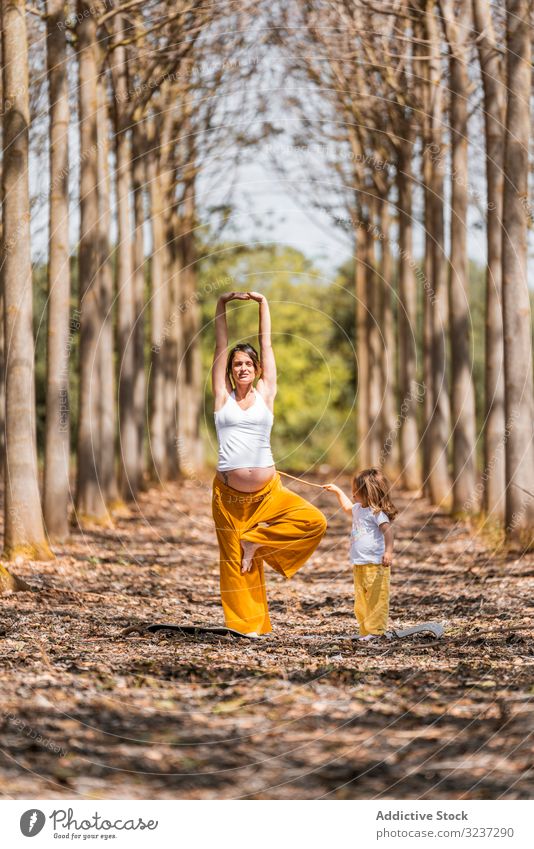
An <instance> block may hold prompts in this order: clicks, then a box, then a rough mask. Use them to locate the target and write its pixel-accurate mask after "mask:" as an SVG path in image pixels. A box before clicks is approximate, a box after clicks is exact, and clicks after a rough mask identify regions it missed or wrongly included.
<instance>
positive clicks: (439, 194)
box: [424, 0, 451, 507]
mask: <svg viewBox="0 0 534 849" xmlns="http://www.w3.org/2000/svg"><path fill="white" fill-rule="evenodd" d="M424 24H425V33H426V38H427V41H428V51H429V52H430V53H431V54H432V56H433V58H432V59H431V60H430V63H429V64H430V67H429V82H430V91H431V98H430V104H429V123H430V128H429V137H430V146H429V151H428V153H429V155H430V159H431V161H432V168H431V169H430V185H429V193H428V197H429V198H430V199H431V203H430V208H429V210H428V213H429V220H428V221H426V222H425V228H426V232H427V233H428V237H429V239H430V243H431V250H432V277H431V281H430V284H429V286H427V288H426V297H429V298H430V303H431V306H432V398H433V406H432V416H431V419H430V426H429V466H430V468H429V473H428V483H429V491H430V498H431V500H432V502H433V503H434V504H443V505H444V506H446V507H449V506H450V495H451V485H450V478H449V467H448V457H447V447H448V442H449V435H450V404H449V392H448V380H447V357H446V351H447V346H446V333H447V327H448V304H447V275H446V265H445V263H446V256H445V232H444V226H445V225H444V199H443V188H444V172H445V167H444V161H445V152H444V148H443V141H442V130H441V126H442V121H443V89H442V85H441V79H440V77H441V72H440V66H439V59H438V58H437V57H439V38H438V32H437V25H436V19H435V12H434V9H433V7H432V5H431V4H430V3H429V2H428V0H427V2H426V4H425V15H424Z"/></svg>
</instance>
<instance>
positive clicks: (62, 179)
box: [43, 0, 70, 539]
mask: <svg viewBox="0 0 534 849" xmlns="http://www.w3.org/2000/svg"><path fill="white" fill-rule="evenodd" d="M65 12H66V9H65V2H64V0H47V4H46V30H47V39H46V43H47V68H48V102H49V110H50V119H49V120H50V124H49V127H50V129H49V135H50V153H49V157H50V201H49V216H50V217H49V249H48V333H47V361H46V382H47V383H46V425H45V427H46V432H45V463H44V496H43V501H44V518H45V525H46V529H47V532H48V536H49V537H51V538H53V539H64V538H65V537H66V536H67V534H68V516H67V511H68V503H69V493H70V484H69V455H70V426H69V417H70V416H69V414H70V404H69V330H70V320H69V319H70V314H69V312H70V267H69V258H70V251H69V154H68V135H69V100H68V81H67V43H66V39H65V30H64V28H61V27H60V26H58V24H59V23H60V21H62V20H63V18H64V17H65Z"/></svg>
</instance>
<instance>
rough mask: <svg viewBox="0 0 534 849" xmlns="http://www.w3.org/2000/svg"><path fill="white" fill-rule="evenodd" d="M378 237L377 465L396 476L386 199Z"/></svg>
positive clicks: (391, 281) (391, 280)
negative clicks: (379, 395)
mask: <svg viewBox="0 0 534 849" xmlns="http://www.w3.org/2000/svg"><path fill="white" fill-rule="evenodd" d="M380 231H381V233H382V234H383V238H382V240H381V262H380V271H381V275H382V287H381V301H380V326H381V328H382V333H383V350H382V358H381V367H382V386H383V401H382V456H381V465H382V467H383V469H384V472H385V473H386V475H387V476H388V477H389V478H391V479H396V477H397V475H398V473H399V440H398V433H397V427H396V413H395V409H396V396H397V356H396V350H397V346H396V334H395V324H394V320H393V307H392V293H393V287H394V277H393V261H392V256H391V248H390V245H391V222H390V215H389V203H388V201H387V200H385V201H384V202H383V203H382V204H381V207H380Z"/></svg>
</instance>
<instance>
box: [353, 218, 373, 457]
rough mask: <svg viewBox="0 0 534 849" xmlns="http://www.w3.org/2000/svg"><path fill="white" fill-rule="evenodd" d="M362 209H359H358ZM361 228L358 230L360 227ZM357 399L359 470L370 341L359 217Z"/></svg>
mask: <svg viewBox="0 0 534 849" xmlns="http://www.w3.org/2000/svg"><path fill="white" fill-rule="evenodd" d="M357 208H358V209H359V205H358V207H357ZM358 225H359V226H358ZM355 236H356V256H355V263H356V267H355V284H356V375H357V378H356V398H357V429H356V446H357V447H356V454H357V461H356V462H357V465H358V468H360V469H364V468H367V467H368V466H369V462H370V457H369V438H368V434H369V340H368V338H367V291H366V280H367V276H368V273H369V268H368V259H367V234H366V232H365V222H364V220H363V216H362V215H361V214H360V216H359V220H358V222H357V224H356V233H355Z"/></svg>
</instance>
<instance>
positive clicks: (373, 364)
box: [365, 197, 382, 467]
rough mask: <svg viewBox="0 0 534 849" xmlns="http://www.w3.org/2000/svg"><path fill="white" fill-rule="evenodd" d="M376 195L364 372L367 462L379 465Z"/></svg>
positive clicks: (379, 283)
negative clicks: (366, 369)
mask: <svg viewBox="0 0 534 849" xmlns="http://www.w3.org/2000/svg"><path fill="white" fill-rule="evenodd" d="M377 208H378V198H376V197H373V198H370V199H369V218H368V221H367V226H366V231H365V235H366V240H367V250H366V255H367V262H368V267H367V274H366V278H367V280H366V306H367V340H368V345H369V348H368V372H367V375H366V379H367V384H368V390H367V393H368V399H369V409H368V419H369V431H368V434H367V442H368V451H369V463H370V465H371V466H375V467H377V466H379V465H380V463H381V457H382V441H381V436H382V432H381V431H382V427H381V425H382V417H381V402H382V367H381V360H382V351H381V348H382V344H381V329H380V324H379V321H380V318H379V316H380V301H381V298H382V291H381V290H382V280H381V278H380V275H379V273H378V259H377V253H376V246H377V241H378V238H377V234H378V232H379V228H378V224H377V221H378V220H379V219H377V215H376V213H377Z"/></svg>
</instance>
